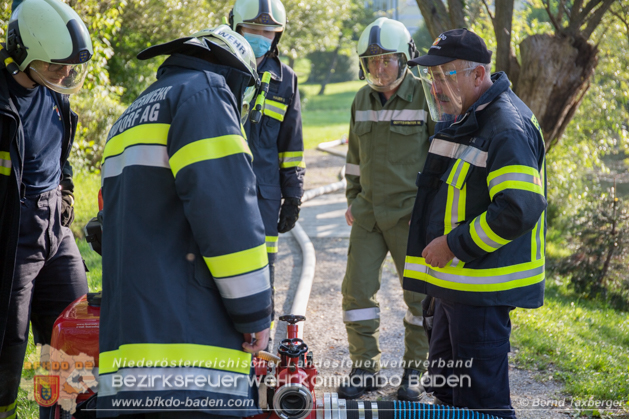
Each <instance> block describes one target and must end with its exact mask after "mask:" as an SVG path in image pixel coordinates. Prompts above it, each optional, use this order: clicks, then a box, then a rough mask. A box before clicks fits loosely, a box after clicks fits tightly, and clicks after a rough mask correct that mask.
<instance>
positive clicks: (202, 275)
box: [190, 253, 217, 289]
mask: <svg viewBox="0 0 629 419" xmlns="http://www.w3.org/2000/svg"><path fill="white" fill-rule="evenodd" d="M192 254H194V253H190V255H192ZM192 263H193V265H194V279H195V280H196V281H197V282H198V283H199V285H201V286H202V287H205V288H210V289H217V288H216V282H214V277H213V276H212V274H211V273H210V269H209V268H208V266H207V264H206V263H205V260H204V259H203V257H202V256H201V255H197V257H196V258H195V259H194V261H193V262H192Z"/></svg>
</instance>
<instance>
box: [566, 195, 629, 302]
mask: <svg viewBox="0 0 629 419" xmlns="http://www.w3.org/2000/svg"><path fill="white" fill-rule="evenodd" d="M628 209H629V205H627V204H626V203H625V202H623V201H622V200H621V199H619V198H617V197H616V196H615V194H614V190H613V189H612V193H611V194H603V195H602V196H601V197H600V198H598V199H595V200H593V202H591V203H590V205H588V206H585V207H583V208H582V209H581V210H580V211H579V213H578V214H577V215H576V216H575V217H573V222H572V223H570V224H569V225H568V227H567V229H566V233H567V234H568V240H567V241H568V243H570V245H569V247H570V248H571V250H572V251H573V253H572V255H571V256H570V257H568V258H565V259H564V260H563V261H562V262H561V263H559V265H558V267H557V272H558V273H559V274H561V275H568V276H569V278H570V286H571V287H572V288H573V289H574V290H575V291H576V292H577V293H579V294H581V295H584V296H585V297H596V296H600V297H602V298H606V299H610V300H612V302H613V303H614V304H615V305H617V306H620V307H629V275H627V272H626V267H627V262H629V212H628Z"/></svg>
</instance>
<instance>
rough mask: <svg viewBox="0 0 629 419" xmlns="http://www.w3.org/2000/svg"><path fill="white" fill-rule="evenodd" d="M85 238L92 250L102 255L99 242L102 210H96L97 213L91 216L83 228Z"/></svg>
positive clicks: (101, 236)
mask: <svg viewBox="0 0 629 419" xmlns="http://www.w3.org/2000/svg"><path fill="white" fill-rule="evenodd" d="M83 232H84V233H85V240H86V241H87V242H88V243H89V244H90V247H91V248H92V250H93V251H95V252H96V253H98V254H99V255H101V256H102V255H103V253H102V247H101V244H102V242H103V212H102V211H98V215H97V216H96V217H94V218H92V219H91V220H90V221H89V222H88V223H87V224H86V225H85V227H84V228H83Z"/></svg>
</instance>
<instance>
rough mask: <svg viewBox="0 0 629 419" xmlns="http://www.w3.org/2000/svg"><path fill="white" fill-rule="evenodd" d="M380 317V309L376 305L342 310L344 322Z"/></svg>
mask: <svg viewBox="0 0 629 419" xmlns="http://www.w3.org/2000/svg"><path fill="white" fill-rule="evenodd" d="M379 318H380V309H379V308H378V307H369V308H358V309H356V310H347V311H344V312H343V321H344V322H360V321H363V320H374V319H379Z"/></svg>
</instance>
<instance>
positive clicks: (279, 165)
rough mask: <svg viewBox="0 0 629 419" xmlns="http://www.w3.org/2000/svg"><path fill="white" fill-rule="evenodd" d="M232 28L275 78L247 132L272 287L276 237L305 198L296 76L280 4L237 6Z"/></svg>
mask: <svg viewBox="0 0 629 419" xmlns="http://www.w3.org/2000/svg"><path fill="white" fill-rule="evenodd" d="M230 24H231V27H232V29H233V30H235V31H237V32H238V33H240V34H242V35H243V36H244V37H245V39H246V40H247V42H249V44H251V47H252V48H253V51H254V53H255V56H256V62H257V65H258V74H259V75H260V77H261V78H262V77H263V74H264V73H265V72H268V73H270V75H271V79H270V82H269V93H268V94H267V95H266V102H265V107H264V114H263V116H262V120H261V121H260V123H259V124H253V123H251V121H248V122H247V123H246V124H245V125H244V127H245V132H246V134H247V141H248V142H249V146H250V147H251V151H252V153H253V156H254V159H253V170H254V172H255V174H256V178H257V190H258V191H257V193H258V204H259V206H260V212H261V214H262V219H263V220H264V227H265V231H266V233H265V234H266V245H267V252H268V254H269V266H270V268H271V284H273V277H274V267H275V260H276V257H277V251H278V233H286V232H288V231H290V230H291V229H292V228H293V227H294V226H295V223H296V222H297V219H298V218H299V207H300V205H301V197H302V195H303V192H304V174H305V171H306V164H305V161H304V142H303V136H302V130H301V104H300V100H299V90H298V88H297V76H296V75H295V72H294V71H293V70H292V69H291V68H290V67H289V66H287V65H286V64H283V63H282V62H281V61H280V60H279V58H278V54H279V50H278V43H279V41H280V38H281V37H282V34H283V33H284V30H285V29H286V11H285V9H284V5H283V4H282V2H281V1H280V0H236V2H235V3H234V7H233V9H232V11H231V13H230ZM282 200H283V201H282Z"/></svg>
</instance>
